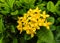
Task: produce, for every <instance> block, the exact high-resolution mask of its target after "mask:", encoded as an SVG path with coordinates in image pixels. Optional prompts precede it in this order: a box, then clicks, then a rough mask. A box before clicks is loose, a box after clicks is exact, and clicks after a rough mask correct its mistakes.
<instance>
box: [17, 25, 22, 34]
mask: <svg viewBox="0 0 60 43" xmlns="http://www.w3.org/2000/svg"><path fill="white" fill-rule="evenodd" d="M17 28H18V30H20V34H21V33H22V31H23V29H22V26H21V25H18V26H17Z"/></svg>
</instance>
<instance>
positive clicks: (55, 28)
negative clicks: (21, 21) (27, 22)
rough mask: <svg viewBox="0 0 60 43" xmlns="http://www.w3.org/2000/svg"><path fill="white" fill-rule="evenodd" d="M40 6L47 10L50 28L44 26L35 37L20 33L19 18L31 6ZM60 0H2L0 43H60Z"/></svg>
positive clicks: (0, 4)
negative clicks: (18, 28)
mask: <svg viewBox="0 0 60 43" xmlns="http://www.w3.org/2000/svg"><path fill="white" fill-rule="evenodd" d="M37 6H38V7H39V9H41V10H42V11H46V12H47V13H48V14H49V15H50V17H49V18H47V20H48V21H49V22H51V23H52V25H50V30H47V29H45V27H42V28H41V29H40V30H37V34H36V35H35V36H36V37H38V38H36V39H35V37H33V38H31V37H30V35H27V34H25V32H23V33H22V34H20V33H19V31H18V30H17V28H16V26H17V20H18V19H17V18H18V17H19V16H20V17H21V16H22V15H23V14H24V13H26V12H27V11H28V10H29V9H30V8H32V9H34V8H36V7H37ZM59 40H60V0H56V2H55V0H54V1H52V0H51V1H49V0H48V1H46V0H0V43H29V41H30V43H55V42H56V43H60V42H59Z"/></svg>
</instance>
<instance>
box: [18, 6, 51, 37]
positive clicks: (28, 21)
mask: <svg viewBox="0 0 60 43" xmlns="http://www.w3.org/2000/svg"><path fill="white" fill-rule="evenodd" d="M48 17H49V15H48V14H46V12H45V11H43V12H42V11H41V10H39V9H38V7H37V8H36V9H33V10H32V9H30V10H29V11H28V12H27V13H25V14H24V16H23V17H18V21H17V22H18V26H17V29H18V30H20V33H22V31H26V34H31V37H33V36H34V34H36V30H39V29H40V27H41V26H45V27H46V28H47V29H48V30H49V29H50V28H49V25H51V24H52V23H51V22H48V21H47V18H48Z"/></svg>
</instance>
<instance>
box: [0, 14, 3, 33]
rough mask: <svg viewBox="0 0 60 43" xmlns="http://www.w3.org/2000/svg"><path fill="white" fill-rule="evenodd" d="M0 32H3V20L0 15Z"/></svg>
mask: <svg viewBox="0 0 60 43" xmlns="http://www.w3.org/2000/svg"><path fill="white" fill-rule="evenodd" d="M0 32H3V20H2V17H1V15H0Z"/></svg>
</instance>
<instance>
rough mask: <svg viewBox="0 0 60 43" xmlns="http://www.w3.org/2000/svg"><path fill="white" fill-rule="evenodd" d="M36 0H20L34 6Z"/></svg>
mask: <svg viewBox="0 0 60 43" xmlns="http://www.w3.org/2000/svg"><path fill="white" fill-rule="evenodd" d="M35 1H36V0H20V2H21V3H29V4H34V3H35Z"/></svg>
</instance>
